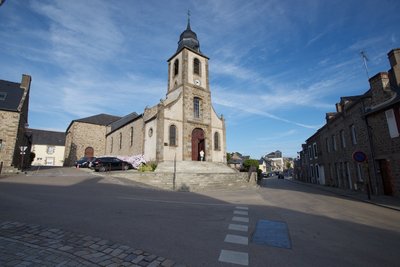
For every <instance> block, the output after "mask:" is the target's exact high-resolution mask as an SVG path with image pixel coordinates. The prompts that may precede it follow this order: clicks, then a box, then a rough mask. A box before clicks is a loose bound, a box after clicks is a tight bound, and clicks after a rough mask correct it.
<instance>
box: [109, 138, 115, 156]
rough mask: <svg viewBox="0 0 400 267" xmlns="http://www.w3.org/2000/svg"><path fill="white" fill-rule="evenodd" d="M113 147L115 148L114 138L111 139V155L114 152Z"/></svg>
mask: <svg viewBox="0 0 400 267" xmlns="http://www.w3.org/2000/svg"><path fill="white" fill-rule="evenodd" d="M113 146H114V137H111V148H110V153H112V151H113Z"/></svg>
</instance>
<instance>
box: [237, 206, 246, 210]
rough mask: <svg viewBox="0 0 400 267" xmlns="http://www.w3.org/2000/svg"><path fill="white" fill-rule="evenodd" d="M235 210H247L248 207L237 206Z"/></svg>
mask: <svg viewBox="0 0 400 267" xmlns="http://www.w3.org/2000/svg"><path fill="white" fill-rule="evenodd" d="M236 209H238V210H249V208H248V207H243V206H237V207H236Z"/></svg>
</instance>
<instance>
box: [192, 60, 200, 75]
mask: <svg viewBox="0 0 400 267" xmlns="http://www.w3.org/2000/svg"><path fill="white" fill-rule="evenodd" d="M193 73H194V74H197V75H200V60H199V59H198V58H195V59H194V60H193Z"/></svg>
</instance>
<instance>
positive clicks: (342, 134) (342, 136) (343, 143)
mask: <svg viewBox="0 0 400 267" xmlns="http://www.w3.org/2000/svg"><path fill="white" fill-rule="evenodd" d="M340 140H341V143H342V148H345V147H346V139H345V136H344V130H341V131H340Z"/></svg>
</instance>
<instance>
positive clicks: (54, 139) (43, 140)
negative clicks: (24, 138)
mask: <svg viewBox="0 0 400 267" xmlns="http://www.w3.org/2000/svg"><path fill="white" fill-rule="evenodd" d="M28 132H31V133H32V145H52V146H64V145H65V133H64V132H55V131H46V130H38V129H29V130H28Z"/></svg>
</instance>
